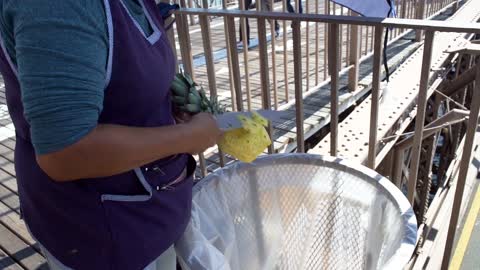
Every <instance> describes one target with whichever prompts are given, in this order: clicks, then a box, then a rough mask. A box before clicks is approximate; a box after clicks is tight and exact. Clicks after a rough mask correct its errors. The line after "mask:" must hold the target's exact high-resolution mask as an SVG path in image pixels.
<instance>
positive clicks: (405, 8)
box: [399, 0, 407, 33]
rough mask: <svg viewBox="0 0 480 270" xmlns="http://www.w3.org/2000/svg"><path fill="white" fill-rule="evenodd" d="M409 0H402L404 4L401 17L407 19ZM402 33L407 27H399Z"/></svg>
mask: <svg viewBox="0 0 480 270" xmlns="http://www.w3.org/2000/svg"><path fill="white" fill-rule="evenodd" d="M406 1H407V0H402V6H401V10H400V18H402V19H405V16H406V12H407V2H406ZM399 30H400V33H403V31H405V28H399Z"/></svg>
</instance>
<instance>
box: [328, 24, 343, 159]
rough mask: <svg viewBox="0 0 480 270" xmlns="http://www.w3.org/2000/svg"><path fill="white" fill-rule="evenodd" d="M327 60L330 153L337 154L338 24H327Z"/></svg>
mask: <svg viewBox="0 0 480 270" xmlns="http://www.w3.org/2000/svg"><path fill="white" fill-rule="evenodd" d="M329 28H330V31H329V36H330V37H329V47H330V48H331V49H330V51H329V61H328V67H329V72H330V77H331V82H330V85H331V88H330V155H331V156H336V155H337V145H338V87H339V72H340V66H339V62H340V58H339V56H340V53H339V50H340V49H341V48H340V46H339V44H338V43H339V35H340V33H339V26H338V24H335V23H333V24H332V23H331V24H329Z"/></svg>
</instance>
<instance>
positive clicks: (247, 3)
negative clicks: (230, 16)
mask: <svg viewBox="0 0 480 270" xmlns="http://www.w3.org/2000/svg"><path fill="white" fill-rule="evenodd" d="M259 1H261V3H260V4H261V10H265V11H273V8H272V6H271V3H270V0H259ZM244 8H245V10H248V9H253V8H255V6H254V5H252V0H244ZM269 23H270V24H272V23H274V24H275V37H278V36H279V35H280V25H279V24H278V22H277V21H273V20H269ZM245 24H246V27H247V44H248V45H250V25H249V24H248V19H246V23H245ZM242 28H243V27H242V24H240V30H239V31H240V41H239V42H238V44H237V47H238V48H240V49H241V48H243V35H242V33H243V32H242V31H243V29H242Z"/></svg>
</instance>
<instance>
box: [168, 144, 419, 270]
mask: <svg viewBox="0 0 480 270" xmlns="http://www.w3.org/2000/svg"><path fill="white" fill-rule="evenodd" d="M416 234H417V226H416V219H415V216H414V214H413V211H412V209H411V207H410V204H409V203H408V201H407V200H406V198H405V197H404V195H403V194H402V193H401V192H400V191H399V190H398V189H397V188H396V187H395V186H394V185H393V184H391V183H390V181H389V180H388V179H386V178H383V177H382V176H380V175H379V174H377V173H376V172H374V171H372V170H369V169H367V168H365V167H363V166H360V165H355V164H351V163H349V162H346V161H344V160H340V159H334V158H327V157H320V156H315V155H308V154H284V155H271V156H265V157H262V158H260V159H258V160H257V161H255V162H254V163H252V164H244V163H236V164H234V165H232V166H229V167H227V168H224V169H222V170H219V171H217V172H215V173H213V174H211V175H209V176H208V177H206V178H205V179H203V180H202V181H201V182H200V183H198V184H197V185H196V186H195V188H194V195H193V207H192V218H191V222H190V224H189V226H188V228H187V230H186V232H185V234H184V235H183V237H182V238H181V239H180V241H179V242H178V243H177V253H178V256H179V258H180V261H181V264H182V266H183V268H184V269H186V270H227V269H228V270H245V269H248V270H256V269H262V270H270V269H289V270H290V269H291V270H297V269H298V270H303V269H304V270H314V269H321V270H323V269H345V270H352V269H388V270H392V269H402V267H403V266H404V265H405V264H406V263H407V262H408V260H409V259H410V257H411V255H412V253H413V250H414V247H415V243H416V239H417V238H416Z"/></svg>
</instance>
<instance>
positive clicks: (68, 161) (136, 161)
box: [37, 113, 221, 181]
mask: <svg viewBox="0 0 480 270" xmlns="http://www.w3.org/2000/svg"><path fill="white" fill-rule="evenodd" d="M220 135H221V132H220V130H219V129H218V127H217V125H216V122H215V120H214V119H213V117H212V116H211V115H209V114H205V113H202V114H198V115H195V116H194V117H193V118H192V120H191V121H189V122H188V123H184V124H180V125H175V126H167V127H158V128H134V127H126V126H118V125H99V126H97V128H95V129H94V130H93V131H92V132H91V133H89V134H88V135H87V136H86V137H84V138H83V139H82V140H80V141H79V142H77V143H75V144H73V145H71V146H69V147H67V148H65V149H63V150H61V151H58V152H54V153H50V154H45V155H39V156H37V160H38V164H39V165H40V167H41V168H42V169H43V170H44V171H45V172H46V173H47V174H48V175H49V176H50V177H51V178H52V179H54V180H56V181H72V180H76V179H83V178H92V177H103V176H110V175H114V174H118V173H122V172H126V171H129V170H131V169H133V168H136V167H139V166H141V165H144V164H147V163H150V162H152V161H154V160H157V159H160V158H163V157H168V156H170V155H174V154H178V153H192V154H195V153H199V152H201V151H203V150H205V149H207V148H208V147H210V146H213V145H214V144H215V142H216V141H217V139H218V137H219V136H220Z"/></svg>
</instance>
